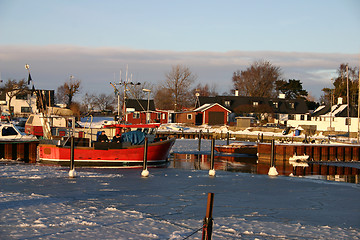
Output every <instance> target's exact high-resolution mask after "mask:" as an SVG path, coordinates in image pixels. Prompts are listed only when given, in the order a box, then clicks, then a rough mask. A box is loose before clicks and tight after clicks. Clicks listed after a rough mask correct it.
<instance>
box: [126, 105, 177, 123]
mask: <svg viewBox="0 0 360 240" xmlns="http://www.w3.org/2000/svg"><path fill="white" fill-rule="evenodd" d="M148 105H149V109H148ZM169 117H170V112H169V111H166V110H156V109H155V105H154V101H153V100H149V101H148V100H136V99H127V100H126V117H125V121H126V122H127V123H131V124H140V123H141V124H145V123H168V122H169Z"/></svg>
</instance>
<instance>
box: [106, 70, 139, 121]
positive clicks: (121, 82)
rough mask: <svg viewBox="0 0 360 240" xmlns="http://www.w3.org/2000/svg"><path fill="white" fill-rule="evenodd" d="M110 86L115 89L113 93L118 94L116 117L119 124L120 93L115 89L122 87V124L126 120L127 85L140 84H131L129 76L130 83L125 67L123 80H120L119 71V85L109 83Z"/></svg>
mask: <svg viewBox="0 0 360 240" xmlns="http://www.w3.org/2000/svg"><path fill="white" fill-rule="evenodd" d="M110 84H111V86H113V88H114V89H115V93H117V94H118V116H119V123H120V122H121V121H120V91H119V89H118V88H117V86H118V85H119V86H124V93H123V95H124V96H123V109H122V117H123V120H122V121H123V122H126V121H127V119H126V98H127V96H126V92H127V91H128V90H130V89H128V85H140V83H139V82H138V83H136V84H134V83H133V82H132V74H130V81H129V79H128V66H127V65H126V73H125V80H122V79H121V71H120V82H119V83H111V82H110Z"/></svg>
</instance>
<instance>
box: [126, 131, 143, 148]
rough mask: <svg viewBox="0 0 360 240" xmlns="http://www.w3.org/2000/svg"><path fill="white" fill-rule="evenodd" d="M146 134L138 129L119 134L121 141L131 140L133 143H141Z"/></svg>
mask: <svg viewBox="0 0 360 240" xmlns="http://www.w3.org/2000/svg"><path fill="white" fill-rule="evenodd" d="M145 136H146V134H145V133H143V132H140V131H131V132H127V133H123V134H122V135H121V142H131V144H133V145H139V144H143V143H144V142H145Z"/></svg>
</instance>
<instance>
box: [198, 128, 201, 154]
mask: <svg viewBox="0 0 360 240" xmlns="http://www.w3.org/2000/svg"><path fill="white" fill-rule="evenodd" d="M198 138H199V144H198V150H199V152H200V149H201V130H200V131H199V137H198Z"/></svg>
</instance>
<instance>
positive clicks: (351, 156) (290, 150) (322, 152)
mask: <svg viewBox="0 0 360 240" xmlns="http://www.w3.org/2000/svg"><path fill="white" fill-rule="evenodd" d="M294 155H297V156H301V155H308V156H309V161H330V162H331V161H341V162H350V161H360V145H358V144H356V145H355V144H301V143H298V144H297V143H293V144H286V143H278V144H275V161H277V162H279V161H288V160H289V158H290V157H292V156H294ZM270 157H271V144H270V143H259V144H258V160H259V162H269V161H270Z"/></svg>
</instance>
